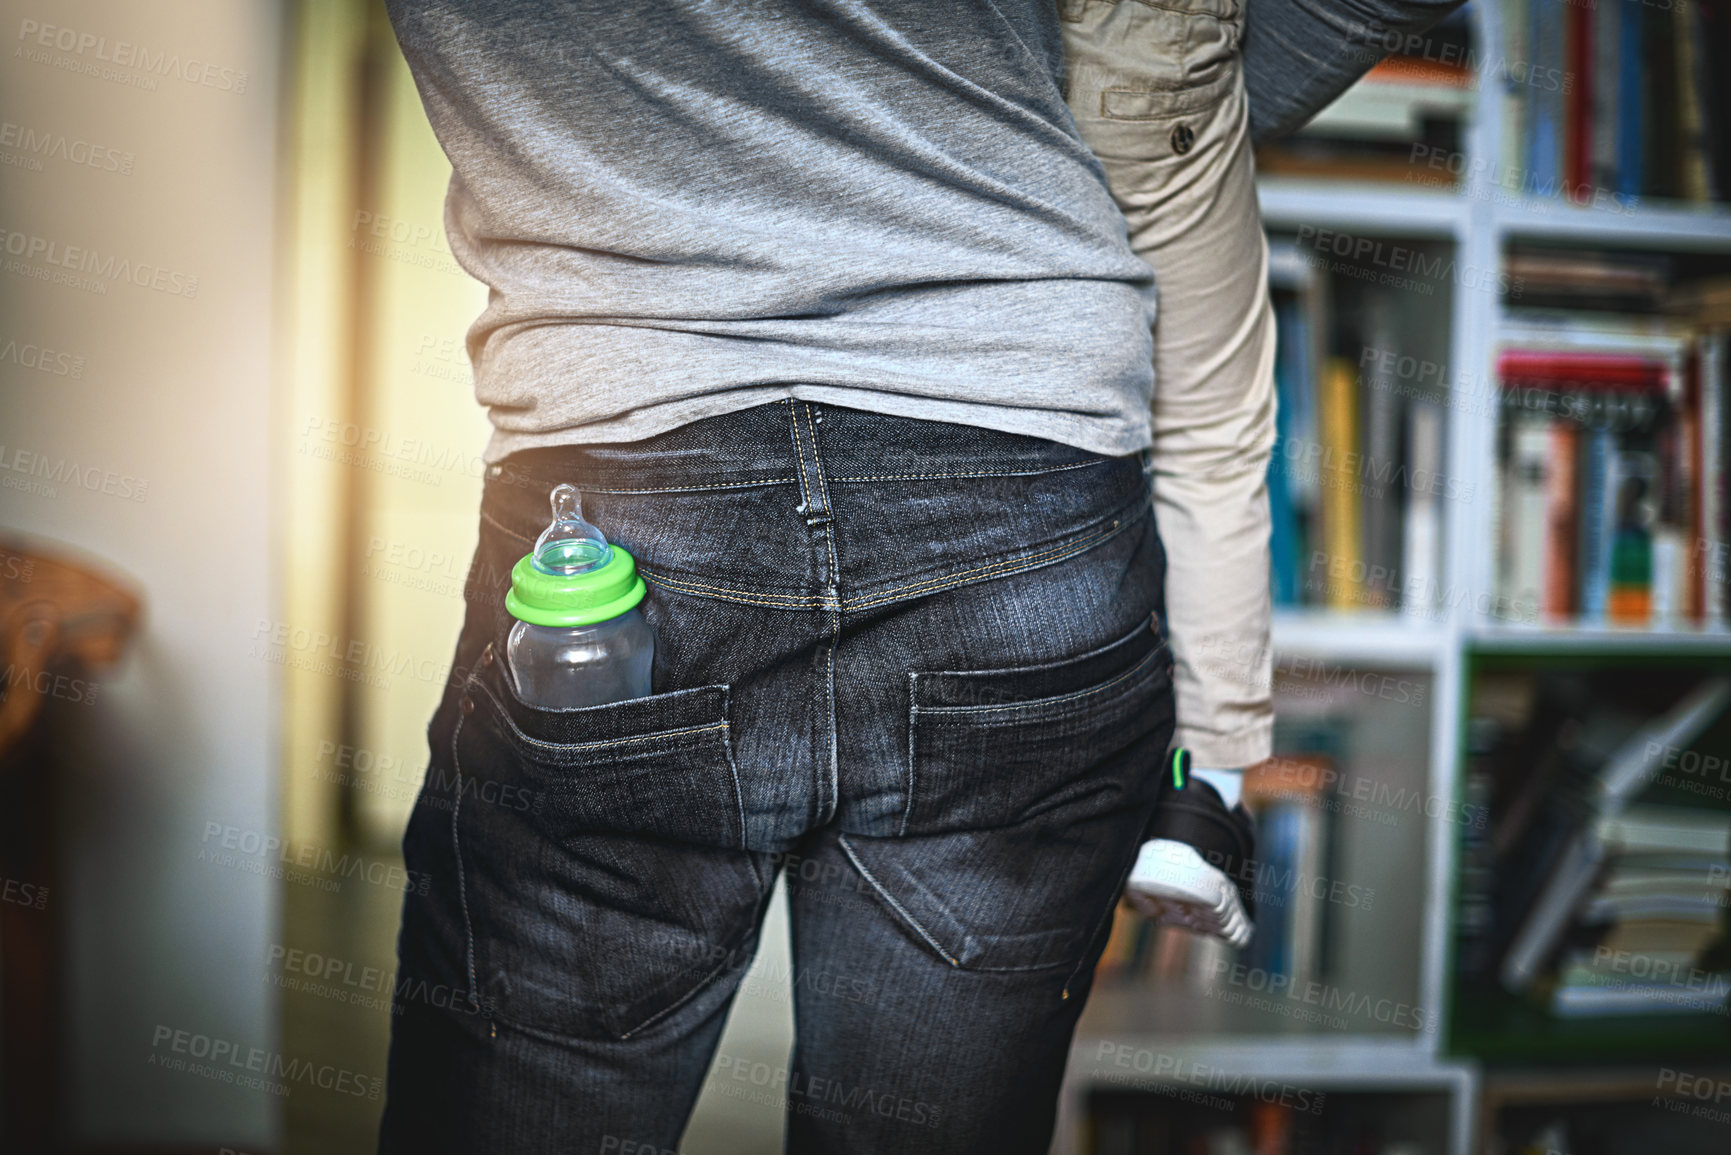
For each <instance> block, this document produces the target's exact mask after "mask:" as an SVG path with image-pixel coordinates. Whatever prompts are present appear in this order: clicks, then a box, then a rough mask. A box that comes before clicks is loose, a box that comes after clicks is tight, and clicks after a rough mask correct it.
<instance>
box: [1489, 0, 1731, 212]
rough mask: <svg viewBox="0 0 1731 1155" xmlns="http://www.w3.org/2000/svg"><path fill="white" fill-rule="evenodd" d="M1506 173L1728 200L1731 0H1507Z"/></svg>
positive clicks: (1609, 197) (1600, 191)
mask: <svg viewBox="0 0 1731 1155" xmlns="http://www.w3.org/2000/svg"><path fill="white" fill-rule="evenodd" d="M1502 21H1503V27H1504V31H1505V35H1506V36H1507V37H1508V45H1507V48H1508V51H1507V53H1506V55H1505V57H1503V59H1506V60H1507V61H1508V62H1509V63H1508V64H1507V65H1506V66H1505V67H1502V68H1500V69H1498V70H1497V71H1498V80H1499V81H1500V82H1501V83H1502V84H1503V85H1504V87H1505V90H1506V92H1507V94H1508V101H1507V105H1506V108H1507V116H1508V120H1507V123H1506V124H1505V125H1504V127H1503V136H1504V140H1505V147H1506V148H1507V149H1508V150H1509V151H1507V152H1506V153H1505V157H1504V160H1505V173H1504V179H1503V181H1501V182H1500V183H1504V184H1509V185H1515V186H1519V187H1521V188H1523V189H1524V190H1525V191H1527V192H1530V193H1533V194H1535V195H1539V196H1550V197H1560V198H1563V199H1567V200H1572V201H1575V202H1578V203H1597V204H1600V205H1604V204H1617V203H1628V202H1630V201H1633V200H1636V199H1639V198H1648V197H1663V198H1670V199H1676V200H1685V201H1701V202H1704V201H1726V200H1731V0H1692V2H1691V3H1687V4H1684V3H1677V4H1669V3H1666V4H1654V3H1651V2H1650V0H1601V2H1599V3H1597V4H1579V3H1571V2H1570V0H1506V2H1505V3H1504V4H1503V7H1502Z"/></svg>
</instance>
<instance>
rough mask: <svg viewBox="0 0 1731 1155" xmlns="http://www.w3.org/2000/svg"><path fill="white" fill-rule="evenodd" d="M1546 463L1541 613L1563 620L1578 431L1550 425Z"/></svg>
mask: <svg viewBox="0 0 1731 1155" xmlns="http://www.w3.org/2000/svg"><path fill="white" fill-rule="evenodd" d="M1549 433H1550V447H1549V461H1548V462H1547V464H1546V469H1545V508H1544V527H1545V530H1544V532H1545V541H1544V551H1545V552H1544V566H1543V581H1544V591H1543V611H1544V615H1545V616H1546V617H1547V618H1551V619H1554V620H1564V619H1567V618H1568V617H1570V616H1571V615H1572V614H1574V612H1575V609H1576V603H1575V549H1576V542H1575V528H1576V522H1577V518H1578V513H1577V510H1576V508H1575V488H1576V483H1575V472H1576V445H1577V444H1578V441H1579V430H1577V429H1576V428H1575V427H1574V426H1572V425H1570V424H1568V423H1567V422H1562V421H1555V422H1552V423H1551V425H1550V429H1549Z"/></svg>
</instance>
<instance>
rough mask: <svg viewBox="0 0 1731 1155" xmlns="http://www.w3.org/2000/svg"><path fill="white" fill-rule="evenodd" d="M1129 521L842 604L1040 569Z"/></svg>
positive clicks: (855, 606) (859, 605)
mask: <svg viewBox="0 0 1731 1155" xmlns="http://www.w3.org/2000/svg"><path fill="white" fill-rule="evenodd" d="M1125 524H1126V521H1125V519H1124V518H1123V517H1116V518H1113V519H1112V521H1111V523H1110V524H1109V525H1106V526H1105V527H1103V528H1100V529H1097V530H1095V531H1094V533H1093V534H1092V535H1090V536H1087V537H1083V538H1080V539H1078V540H1075V541H1070V542H1067V543H1065V544H1064V545H1061V546H1052V547H1050V548H1048V549H1046V550H1043V551H1041V552H1040V553H1033V554H1025V555H1023V556H1021V557H1017V558H1008V559H1005V560H1004V561H999V562H993V563H992V564H991V565H985V566H978V567H976V568H974V569H971V570H960V571H958V572H956V573H950V574H945V575H943V576H942V577H935V578H926V579H924V580H921V581H917V582H908V583H906V584H904V585H899V586H891V587H890V588H889V589H887V590H884V591H882V592H880V593H877V594H874V595H872V596H871V597H870V598H865V599H862V600H860V601H846V600H844V601H843V602H842V607H843V608H844V609H846V610H862V609H870V608H871V607H873V606H878V605H882V604H884V603H885V602H893V601H898V600H900V599H901V598H903V597H919V596H923V595H925V594H932V593H939V592H941V591H943V590H946V589H954V588H956V587H957V586H963V585H969V584H971V583H972V582H976V581H984V580H986V579H988V578H999V577H1008V576H1009V575H1010V574H1014V573H1020V572H1022V571H1023V570H1028V569H1036V568H1038V567H1040V566H1043V565H1049V564H1051V563H1052V562H1058V561H1063V560H1064V559H1065V558H1067V557H1070V556H1072V555H1073V554H1078V553H1081V552H1083V551H1084V550H1088V549H1092V548H1093V547H1094V546H1097V545H1100V544H1101V543H1103V542H1105V541H1107V540H1109V539H1111V538H1112V537H1114V536H1115V535H1116V534H1118V532H1119V531H1120V530H1122V529H1123V527H1124V525H1125Z"/></svg>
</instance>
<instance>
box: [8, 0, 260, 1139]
mask: <svg viewBox="0 0 1731 1155" xmlns="http://www.w3.org/2000/svg"><path fill="white" fill-rule="evenodd" d="M3 11H4V16H3V17H0V29H3V30H4V33H5V38H6V42H7V48H6V51H5V53H4V58H3V63H0V120H4V121H5V122H6V124H7V127H6V129H5V130H4V133H5V135H3V136H0V153H4V154H5V155H4V156H3V157H0V160H5V161H7V162H8V163H6V164H5V165H4V166H0V206H3V207H0V228H3V229H5V230H6V234H7V235H6V240H7V242H8V245H9V247H8V254H7V256H6V257H4V258H0V259H4V260H6V261H7V262H8V263H7V264H6V265H5V266H4V268H0V331H3V338H4V340H7V341H16V342H17V345H18V346H19V347H22V346H24V345H25V344H32V345H38V346H48V347H51V348H53V349H55V350H57V351H63V352H66V353H68V354H70V355H71V356H72V357H74V358H78V359H80V360H79V361H77V362H71V361H68V362H65V363H64V364H66V365H67V366H70V365H72V364H79V365H80V366H81V372H80V373H79V375H77V376H74V375H71V374H67V375H64V376H61V375H56V374H54V373H45V372H42V371H39V370H33V369H30V368H27V367H24V366H23V365H21V364H20V363H19V362H18V361H17V360H15V359H13V358H11V357H8V358H6V359H5V360H4V361H0V443H3V444H4V445H5V450H4V452H5V454H6V462H5V467H4V468H0V482H3V483H4V485H5V487H4V488H0V524H4V525H5V526H7V527H10V528H12V529H15V530H19V531H22V532H24V533H27V534H30V535H34V536H37V537H39V538H41V539H42V540H44V541H49V540H52V541H56V542H61V543H66V544H67V545H68V546H70V547H75V548H76V549H79V550H82V551H85V552H86V553H88V554H89V555H91V556H93V557H95V558H99V559H100V560H101V561H102V562H104V563H106V564H107V565H110V566H112V567H113V568H114V570H115V571H117V572H118V573H121V574H124V575H127V576H128V577H130V579H131V580H132V581H134V582H135V583H136V584H137V585H138V586H139V587H140V588H141V589H142V591H143V593H144V598H145V619H144V627H143V630H142V633H141V635H140V636H139V637H138V638H137V639H136V640H135V641H134V643H133V645H132V647H131V650H130V652H129V654H128V656H127V657H126V659H125V661H124V662H123V664H122V665H121V666H120V667H118V669H116V670H115V671H113V672H112V675H111V676H105V677H104V678H103V679H102V685H101V690H100V693H99V695H98V697H97V700H96V702H95V704H94V705H89V706H72V707H66V708H64V709H63V710H62V719H61V720H62V727H61V729H62V735H61V736H62V739H63V743H64V746H63V748H64V749H65V750H66V751H67V755H68V759H69V761H70V763H71V765H70V767H69V770H68V773H67V775H66V784H67V791H66V798H67V801H68V803H69V805H68V807H67V808H66V814H67V822H66V828H65V829H64V830H63V832H62V835H63V841H62V844H61V845H62V850H63V852H62V860H63V864H64V865H63V867H62V874H61V877H60V885H59V886H58V887H57V888H56V890H55V891H54V893H53V895H52V902H51V905H52V908H53V910H54V912H55V914H56V915H57V917H58V918H59V919H61V920H62V923H61V924H62V926H63V927H64V928H65V931H66V933H67V936H68V937H67V945H68V948H69V955H70V957H69V962H70V967H69V970H68V972H67V978H68V980H69V985H70V995H71V1005H70V1008H69V1015H70V1021H69V1023H68V1025H67V1031H66V1034H65V1036H64V1037H65V1040H66V1045H67V1050H68V1052H69V1056H70V1069H69V1071H68V1077H69V1079H70V1086H71V1089H72V1092H73V1096H72V1100H71V1102H70V1103H69V1104H67V1106H68V1107H69V1114H70V1117H71V1119H72V1120H74V1133H75V1135H76V1136H77V1137H79V1138H82V1139H85V1140H120V1139H125V1140H128V1141H132V1142H142V1141H156V1142H161V1143H171V1142H172V1143H208V1144H217V1143H227V1144H231V1145H234V1144H253V1145H264V1144H268V1143H269V1142H270V1141H271V1139H272V1137H273V1135H274V1132H275V1111H276V1105H275V1102H274V1101H273V1100H272V1099H271V1098H270V1097H268V1096H261V1095H259V1094H256V1093H250V1092H244V1091H238V1090H236V1089H235V1088H233V1087H229V1086H225V1085H223V1084H220V1083H218V1082H215V1081H213V1080H210V1079H204V1078H199V1077H196V1076H194V1075H191V1074H187V1073H184V1072H170V1071H166V1070H164V1069H163V1068H161V1067H159V1066H156V1065H153V1063H152V1059H153V1057H160V1056H162V1055H163V1054H165V1053H166V1051H167V1048H165V1047H163V1046H160V1045H158V1046H155V1047H153V1041H154V1040H155V1039H156V1036H157V1031H158V1028H159V1027H168V1028H170V1029H174V1030H185V1031H188V1032H193V1033H198V1034H203V1035H206V1036H209V1037H210V1038H212V1039H221V1040H229V1041H232V1042H233V1043H235V1044H239V1045H244V1046H247V1047H260V1048H265V1049H267V1050H268V1049H270V1048H272V1047H273V1046H274V1045H275V1044H274V1040H275V1037H276V1032H275V1026H274V1016H273V1005H272V1004H273V1000H272V998H271V996H270V994H269V992H268V991H267V989H266V987H265V985H264V983H263V981H262V977H263V975H264V974H265V958H264V955H265V950H266V946H267V944H268V943H269V942H270V941H271V936H272V933H273V929H272V928H273V925H274V922H275V918H276V907H277V896H276V890H275V887H274V886H273V885H272V884H271V883H270V882H268V881H267V880H266V879H265V878H264V877H261V876H260V875H258V874H256V873H249V872H248V871H247V870H246V869H244V868H243V867H242V866H241V865H239V864H238V863H237V865H232V866H230V865H222V864H219V863H217V862H213V861H209V860H208V858H206V859H204V860H201V857H200V854H201V851H204V850H208V849H210V848H211V846H212V843H210V842H208V841H207V840H206V838H205V832H206V830H207V829H208V828H209V825H208V824H212V823H214V824H216V825H217V826H218V827H219V828H223V827H227V828H234V829H236V830H237V831H246V832H268V831H270V830H271V829H273V827H274V824H275V790H274V771H275V750H276V741H277V685H278V680H279V671H278V668H277V667H276V666H275V665H273V664H271V663H269V662H266V661H262V660H260V659H259V658H258V657H257V656H255V654H254V652H253V650H252V647H253V638H254V633H255V630H256V628H257V623H258V622H260V621H261V620H269V619H271V618H272V617H273V616H275V614H276V611H275V610H274V608H273V606H274V603H275V600H276V598H277V595H278V592H279V585H280V575H279V563H280V551H279V549H278V543H277V541H276V539H275V538H274V536H273V532H272V516H273V509H274V507H275V504H276V502H277V500H278V498H279V497H280V494H279V493H278V491H277V490H276V488H275V487H274V486H273V482H272V479H273V446H272V437H271V434H272V413H273V405H274V400H273V398H274V394H273V388H272V359H271V342H272V318H273V312H274V309H275V303H274V299H273V280H274V276H275V273H276V269H275V264H274V252H275V231H276V203H277V202H276V187H277V185H276V157H277V152H276V144H277V140H276V137H277V124H278V119H277V114H278V54H279V50H280V46H281V29H280V27H279V7H278V5H277V4H274V3H270V2H268V0H250V2H248V3H235V2H232V0H181V2H178V3H172V4H152V5H149V6H144V5H135V4H129V3H122V2H119V0H108V2H100V0H4V9H3ZM50 25H51V26H53V29H52V30H50V31H46V32H45V31H44V28H43V26H50ZM43 37H45V38H46V39H47V40H48V42H49V43H48V44H46V45H44V44H42V43H41V42H40V39H39V38H43ZM123 42H124V44H125V45H126V47H122V43H123ZM103 56H106V57H109V58H110V59H109V60H108V61H104V60H102V59H99V57H103ZM116 56H119V57H121V59H119V60H118V61H115V60H114V58H115V57H116ZM13 126H16V127H13ZM24 131H29V132H30V133H33V134H35V138H34V141H33V142H31V141H26V140H25V139H24V138H23V137H22V136H20V135H17V134H19V133H21V132H24ZM44 134H46V135H47V137H48V138H51V139H59V138H61V137H64V138H65V140H66V146H65V148H64V153H63V154H62V153H61V152H60V146H58V145H54V144H50V145H48V146H46V147H45V148H44V147H41V143H42V140H43V139H44ZM32 143H34V144H35V145H36V146H37V147H36V148H34V149H33V148H32V147H31V145H32ZM92 144H94V145H96V146H98V147H99V148H100V149H104V150H113V151H112V152H107V151H102V152H98V153H96V154H95V155H96V156H98V157H99V158H100V160H99V161H98V162H97V163H96V164H94V165H92V164H80V163H76V162H77V161H78V160H88V159H89V158H90V157H91V155H92V154H91V153H90V151H89V149H88V146H89V145H92ZM74 146H76V147H74ZM110 160H112V161H113V166H112V168H113V169H114V171H110V170H109V161H110ZM20 237H22V238H23V239H22V240H21V239H20ZM31 238H36V241H32V240H31ZM33 244H34V251H32V245H33ZM49 244H52V245H54V246H56V247H55V248H54V249H53V250H49V249H47V248H46V246H47V245H49ZM68 246H76V247H77V248H79V249H81V250H83V253H82V254H76V255H75V254H69V250H68ZM20 247H22V248H23V250H24V251H23V253H22V254H17V252H16V250H17V249H18V248H20ZM92 254H94V258H92ZM111 256H113V257H116V258H119V259H120V260H124V261H127V262H130V267H131V270H132V272H133V275H134V276H136V277H138V278H139V279H140V280H142V281H143V282H144V284H143V285H139V284H134V283H130V282H129V281H128V280H126V279H124V278H122V277H119V276H115V277H105V276H103V275H102V272H101V269H100V266H101V265H102V264H103V263H105V262H106V261H107V259H108V258H109V257H111ZM68 259H70V260H71V261H73V262H74V263H78V262H79V261H83V260H91V259H94V260H95V262H96V264H97V269H96V271H93V272H92V271H87V272H84V273H83V274H82V276H83V278H84V279H83V280H82V281H76V282H74V283H54V282H52V281H50V280H46V279H42V278H43V276H44V275H52V274H55V273H63V272H66V270H65V269H64V268H63V267H61V264H59V263H50V262H51V261H53V262H65V261H67V260H68ZM10 262H17V263H16V264H13V263H10ZM145 266H149V267H150V268H149V270H146V268H145ZM120 268H121V266H120V264H119V263H118V261H117V263H116V264H115V265H114V266H112V269H113V270H115V271H116V272H118V271H119V270H120ZM193 277H196V278H197V288H196V292H194V291H192V290H191V280H190V278H193ZM176 289H179V290H181V291H179V292H176V291H175V290H176ZM0 344H3V341H0ZM19 450H24V451H26V452H29V453H31V454H34V455H38V456H37V457H36V459H35V463H36V467H37V468H39V469H45V470H48V471H58V473H59V478H60V479H59V480H58V481H54V480H50V479H48V478H45V477H43V476H41V474H37V475H35V476H32V475H31V472H30V470H31V466H20V465H19V464H18V459H17V457H16V454H17V452H18V451H19ZM72 465H76V466H77V467H78V468H79V469H80V470H82V471H85V472H83V473H82V474H81V476H82V477H83V478H85V479H86V480H90V479H93V478H94V479H95V488H94V489H93V490H92V489H86V488H83V487H81V486H80V485H78V484H77V483H75V482H69V481H68V480H67V474H66V470H67V468H68V467H70V466H72ZM90 471H96V472H94V473H93V472H90ZM109 473H112V474H114V475H118V476H117V478H116V480H115V483H114V484H113V485H111V486H109V487H108V488H110V489H113V490H117V491H120V492H122V493H124V492H125V491H127V490H130V489H133V488H134V486H133V485H128V484H126V482H125V479H126V478H131V479H135V480H136V482H137V483H141V484H142V486H143V488H142V494H141V497H140V498H139V499H136V500H127V499H125V498H124V497H123V496H118V495H115V494H113V493H104V492H103V491H102V490H103V480H102V479H103V478H104V476H105V475H106V474H109ZM237 837H238V836H237ZM220 840H221V839H220V835H219V837H218V839H217V841H218V842H220ZM0 949H3V948H0Z"/></svg>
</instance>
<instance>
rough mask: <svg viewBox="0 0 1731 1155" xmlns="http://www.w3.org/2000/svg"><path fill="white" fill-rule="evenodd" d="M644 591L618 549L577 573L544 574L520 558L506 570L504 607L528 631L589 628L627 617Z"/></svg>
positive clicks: (630, 560)
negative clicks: (596, 565)
mask: <svg viewBox="0 0 1731 1155" xmlns="http://www.w3.org/2000/svg"><path fill="white" fill-rule="evenodd" d="M648 592H649V587H648V586H646V585H644V584H643V579H642V578H641V577H640V576H638V573H637V560H636V559H635V558H633V557H632V556H631V555H630V554H629V553H627V552H625V551H624V550H623V549H621V548H619V547H618V546H614V547H613V556H612V557H611V558H609V559H608V560H607V564H606V565H604V566H602V567H601V568H600V569H594V570H590V571H589V572H588V573H580V574H551V573H543V572H542V571H540V570H538V569H536V568H535V565H534V561H533V557H532V555H529V554H525V555H524V556H522V557H521V558H519V559H517V564H516V565H514V566H512V567H511V592H509V593H507V594H506V595H505V608H506V609H507V610H509V611H510V612H511V616H512V617H514V618H516V619H517V620H518V621H521V622H528V623H529V624H530V625H532V626H553V627H556V628H557V627H565V628H567V629H569V628H571V627H574V626H592V625H594V624H595V623H596V622H604V621H607V620H608V619H609V618H616V617H618V616H619V615H620V614H623V613H628V612H630V611H631V610H632V609H634V608H636V606H637V603H638V602H641V601H642V600H643V598H644V597H645V595H647V594H648Z"/></svg>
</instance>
